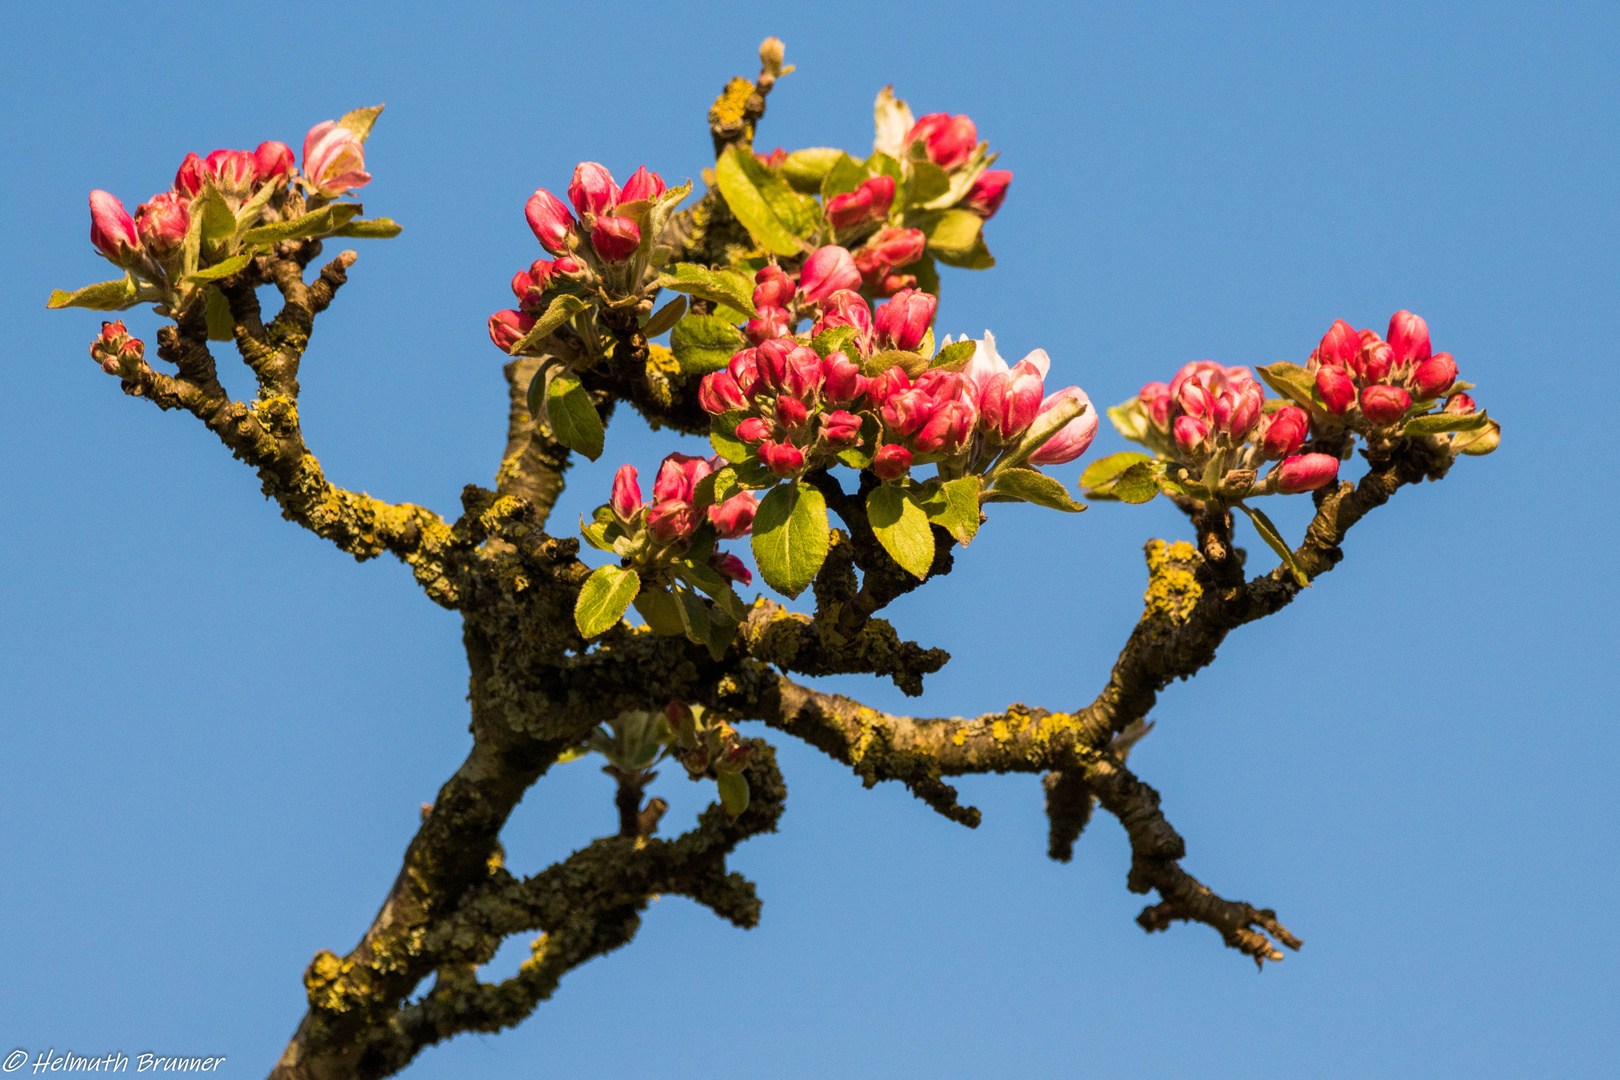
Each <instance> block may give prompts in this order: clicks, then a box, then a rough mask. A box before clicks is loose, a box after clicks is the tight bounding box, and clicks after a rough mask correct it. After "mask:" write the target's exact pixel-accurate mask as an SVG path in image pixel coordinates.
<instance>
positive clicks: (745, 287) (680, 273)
mask: <svg viewBox="0 0 1620 1080" xmlns="http://www.w3.org/2000/svg"><path fill="white" fill-rule="evenodd" d="M658 284H659V287H660V288H665V289H670V290H673V291H674V292H680V293H687V294H688V295H691V296H696V297H698V298H699V299H702V300H708V301H710V302H711V303H715V304H724V305H725V306H726V307H729V308H734V309H736V310H737V311H740V312H742V313H743V314H745V315H747V316H748V317H749V318H753V317H754V316H755V315H757V314H759V313H758V312H757V311H756V310H754V285H753V282H752V281H750V280H749V279H748V276H747V275H746V274H743V273H738V272H731V271H721V270H710V269H709V268H708V267H706V266H696V265H694V264H692V263H676V264H675V266H674V267H673V268H672V269H670V270H669V271H666V272H665V274H664V276H663V277H661V278H659V279H658Z"/></svg>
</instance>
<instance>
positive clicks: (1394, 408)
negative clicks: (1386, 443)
mask: <svg viewBox="0 0 1620 1080" xmlns="http://www.w3.org/2000/svg"><path fill="white" fill-rule="evenodd" d="M1411 407H1412V395H1410V394H1408V393H1407V392H1406V391H1405V390H1402V389H1401V388H1400V387H1398V386H1369V387H1367V388H1366V389H1364V390H1362V392H1361V415H1362V416H1365V417H1366V418H1367V422H1368V423H1369V424H1372V425H1374V426H1376V427H1382V426H1384V425H1385V424H1393V423H1394V422H1395V421H1397V420H1399V419H1400V418H1401V417H1403V416H1405V415H1406V410H1407V409H1409V408H1411Z"/></svg>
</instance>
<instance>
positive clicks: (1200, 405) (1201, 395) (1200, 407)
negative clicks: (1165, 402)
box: [1176, 379, 1215, 417]
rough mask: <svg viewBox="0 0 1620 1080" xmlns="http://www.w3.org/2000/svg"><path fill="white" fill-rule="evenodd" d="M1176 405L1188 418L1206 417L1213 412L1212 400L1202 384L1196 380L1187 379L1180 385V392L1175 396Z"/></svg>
mask: <svg viewBox="0 0 1620 1080" xmlns="http://www.w3.org/2000/svg"><path fill="white" fill-rule="evenodd" d="M1176 404H1177V405H1180V406H1181V411H1182V412H1184V413H1186V414H1187V415H1188V416H1200V417H1204V416H1208V415H1209V414H1210V413H1211V412H1212V411H1213V410H1214V404H1215V402H1214V399H1213V398H1212V397H1211V396H1210V393H1209V391H1208V390H1206V389H1204V384H1203V383H1201V382H1199V381H1197V380H1196V379H1188V380H1187V381H1186V382H1184V383H1182V384H1181V392H1180V393H1179V394H1177V395H1176Z"/></svg>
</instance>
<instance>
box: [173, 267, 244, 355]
mask: <svg viewBox="0 0 1620 1080" xmlns="http://www.w3.org/2000/svg"><path fill="white" fill-rule="evenodd" d="M252 261H253V255H252V254H251V253H250V252H243V253H242V254H240V255H232V256H231V257H230V258H228V259H226V260H225V261H224V262H220V263H215V264H214V265H213V266H210V267H208V268H207V269H206V270H199V271H197V272H196V273H195V274H190V275H188V276H187V277H186V278H185V281H186V283H187V284H189V285H200V284H202V283H203V282H205V281H218V280H219V279H220V278H228V277H230V276H231V275H232V274H234V273H236V272H237V271H239V270H241V269H242V268H243V267H244V266H246V265H247V264H248V263H250V262H252ZM227 340H228V339H227Z"/></svg>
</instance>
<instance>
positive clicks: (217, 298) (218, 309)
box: [203, 286, 236, 341]
mask: <svg viewBox="0 0 1620 1080" xmlns="http://www.w3.org/2000/svg"><path fill="white" fill-rule="evenodd" d="M205 302H206V303H207V305H208V306H207V307H206V308H205V309H204V311H203V317H204V318H205V319H206V320H207V323H208V340H209V341H230V340H232V339H233V338H235V337H236V332H235V331H236V319H235V317H234V316H232V315H231V305H230V301H228V300H226V299H225V294H224V293H222V292H220V291H219V290H218V289H217V288H215V287H213V286H209V288H208V296H207V299H206V301H205Z"/></svg>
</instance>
